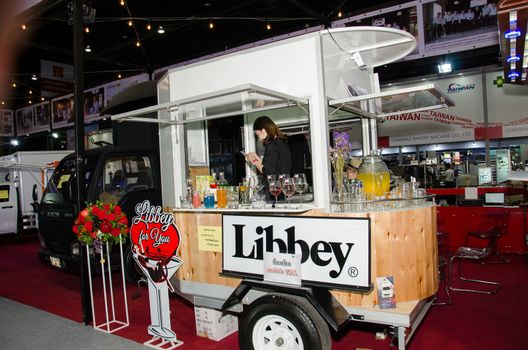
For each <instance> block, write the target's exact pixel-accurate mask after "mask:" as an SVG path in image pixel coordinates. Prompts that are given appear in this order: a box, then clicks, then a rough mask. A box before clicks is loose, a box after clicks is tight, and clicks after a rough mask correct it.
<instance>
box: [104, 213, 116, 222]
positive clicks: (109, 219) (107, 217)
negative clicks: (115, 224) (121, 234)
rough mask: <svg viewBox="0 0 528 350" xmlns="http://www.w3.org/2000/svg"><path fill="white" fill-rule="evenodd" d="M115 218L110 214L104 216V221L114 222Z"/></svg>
mask: <svg viewBox="0 0 528 350" xmlns="http://www.w3.org/2000/svg"><path fill="white" fill-rule="evenodd" d="M115 218H116V217H115V215H114V214H112V213H110V214H108V215H107V216H106V220H108V221H114V220H115Z"/></svg>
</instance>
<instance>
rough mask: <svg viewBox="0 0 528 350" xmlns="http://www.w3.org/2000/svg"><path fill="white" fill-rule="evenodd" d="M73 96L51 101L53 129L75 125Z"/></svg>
mask: <svg viewBox="0 0 528 350" xmlns="http://www.w3.org/2000/svg"><path fill="white" fill-rule="evenodd" d="M73 108H74V103H73V94H69V95H66V96H62V97H59V98H56V99H53V100H51V110H52V116H53V119H52V121H51V126H52V128H53V129H58V128H63V127H66V126H71V125H73V124H74V116H75V114H74V109H73Z"/></svg>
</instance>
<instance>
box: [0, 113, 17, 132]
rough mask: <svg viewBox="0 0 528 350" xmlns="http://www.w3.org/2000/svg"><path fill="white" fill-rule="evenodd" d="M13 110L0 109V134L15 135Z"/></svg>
mask: <svg viewBox="0 0 528 350" xmlns="http://www.w3.org/2000/svg"><path fill="white" fill-rule="evenodd" d="M13 125H14V120H13V111H12V110H10V109H0V136H15V128H14V127H13Z"/></svg>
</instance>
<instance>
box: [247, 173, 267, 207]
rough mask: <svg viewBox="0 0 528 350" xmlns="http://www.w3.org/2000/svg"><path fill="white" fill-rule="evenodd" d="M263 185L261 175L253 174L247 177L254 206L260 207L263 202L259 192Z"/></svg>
mask: <svg viewBox="0 0 528 350" xmlns="http://www.w3.org/2000/svg"><path fill="white" fill-rule="evenodd" d="M264 186H265V183H264V177H263V176H262V175H254V176H252V177H251V178H250V179H249V187H250V188H251V191H252V192H253V198H252V200H251V202H252V203H254V204H255V205H254V206H255V207H259V208H262V207H263V206H264V204H265V203H264V201H263V199H264V198H263V196H262V195H261V193H260V192H261V191H262V189H263V188H264Z"/></svg>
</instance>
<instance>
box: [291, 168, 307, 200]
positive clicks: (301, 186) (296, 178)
mask: <svg viewBox="0 0 528 350" xmlns="http://www.w3.org/2000/svg"><path fill="white" fill-rule="evenodd" d="M293 183H294V184H295V192H297V193H298V194H299V204H301V202H302V194H303V193H304V192H306V190H307V189H308V181H306V175H305V174H304V173H299V174H294V175H293Z"/></svg>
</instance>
